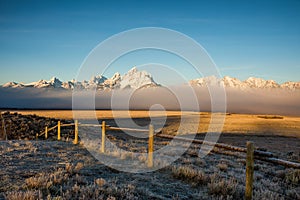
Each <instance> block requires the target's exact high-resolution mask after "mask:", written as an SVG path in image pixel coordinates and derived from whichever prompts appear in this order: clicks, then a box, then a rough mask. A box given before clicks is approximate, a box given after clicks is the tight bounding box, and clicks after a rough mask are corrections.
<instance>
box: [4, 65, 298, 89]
mask: <svg viewBox="0 0 300 200" xmlns="http://www.w3.org/2000/svg"><path fill="white" fill-rule="evenodd" d="M189 84H190V85H192V86H196V87H206V86H207V85H210V86H224V87H225V88H237V89H240V90H248V89H251V88H260V89H272V88H282V89H285V90H300V82H291V81H289V82H285V83H283V84H278V83H276V82H275V81H273V80H264V79H261V78H255V77H249V78H248V79H246V80H244V81H241V80H239V79H237V78H232V77H229V76H225V77H224V78H217V77H215V76H208V77H203V78H198V79H194V80H190V81H189ZM157 86H160V85H159V84H157V83H156V82H155V81H154V80H153V77H152V76H151V74H149V73H148V72H146V71H139V70H138V69H137V68H135V67H134V68H132V69H131V70H129V71H128V72H127V73H125V74H124V75H121V74H120V73H118V72H117V73H115V74H114V75H113V76H112V77H111V78H106V77H104V76H103V75H97V76H93V77H91V79H90V80H88V81H86V80H83V81H76V80H75V79H73V80H71V81H65V82H62V81H60V80H59V79H58V78H56V77H53V78H51V79H50V81H46V80H39V81H37V82H32V83H27V84H25V83H17V82H8V83H5V84H4V85H2V87H6V88H27V87H33V88H59V89H67V90H72V89H74V88H78V89H83V90H87V89H97V90H112V89H127V88H131V89H138V88H147V87H157Z"/></svg>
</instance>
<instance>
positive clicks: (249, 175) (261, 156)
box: [1, 118, 300, 200]
mask: <svg viewBox="0 0 300 200" xmlns="http://www.w3.org/2000/svg"><path fill="white" fill-rule="evenodd" d="M69 126H74V130H75V133H74V140H73V143H74V144H78V141H79V140H78V138H79V136H78V127H79V126H93V127H101V129H102V133H101V135H102V137H101V138H102V139H101V147H100V152H101V153H105V138H106V130H112V131H133V132H143V133H145V132H149V139H148V158H147V166H148V167H149V168H151V167H153V152H154V151H153V149H154V137H159V138H165V139H175V140H180V141H184V142H189V143H191V142H192V143H194V144H206V145H210V146H214V147H218V148H222V149H226V150H230V151H236V152H243V153H246V188H245V199H246V200H250V199H252V193H253V174H254V160H255V159H257V160H262V161H266V162H270V163H273V164H278V165H283V166H285V167H291V168H296V169H300V163H296V162H290V161H287V160H283V159H279V158H277V157H276V156H275V155H274V153H272V152H267V151H260V150H255V148H254V144H253V142H251V141H248V142H247V143H246V148H244V147H237V146H232V145H228V144H224V143H212V142H208V141H205V140H198V139H188V138H184V137H173V136H171V135H166V134H156V135H155V130H154V127H153V125H149V130H146V129H132V128H120V127H111V126H109V125H106V123H105V121H102V124H101V125H100V124H97V125H95V124H79V123H78V120H75V122H74V123H71V124H61V122H60V121H58V123H57V125H56V126H53V127H51V128H49V127H48V126H46V127H45V130H44V131H43V132H41V133H39V134H36V139H38V138H39V137H42V136H44V137H45V139H47V138H48V133H49V131H53V130H55V129H57V140H61V128H62V127H69ZM5 127H6V126H5V123H4V120H3V118H2V122H1V130H2V133H4V134H5V138H6V139H7V135H6V129H5ZM9 127H10V126H9Z"/></svg>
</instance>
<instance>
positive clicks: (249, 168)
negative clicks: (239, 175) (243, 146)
mask: <svg viewBox="0 0 300 200" xmlns="http://www.w3.org/2000/svg"><path fill="white" fill-rule="evenodd" d="M253 174H254V145H253V142H250V141H248V142H247V160H246V189H245V200H252V194H253Z"/></svg>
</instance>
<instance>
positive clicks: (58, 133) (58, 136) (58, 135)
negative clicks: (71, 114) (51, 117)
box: [57, 121, 60, 141]
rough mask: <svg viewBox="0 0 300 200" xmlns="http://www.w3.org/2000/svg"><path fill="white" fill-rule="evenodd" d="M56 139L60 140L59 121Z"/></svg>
mask: <svg viewBox="0 0 300 200" xmlns="http://www.w3.org/2000/svg"><path fill="white" fill-rule="evenodd" d="M57 140H58V141H59V140H60V121H58V122H57Z"/></svg>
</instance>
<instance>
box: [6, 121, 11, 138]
mask: <svg viewBox="0 0 300 200" xmlns="http://www.w3.org/2000/svg"><path fill="white" fill-rule="evenodd" d="M11 124H12V122H11V120H9V121H8V131H7V133H8V134H9V135H12V132H11ZM7 133H6V140H7V135H8V134H7Z"/></svg>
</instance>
